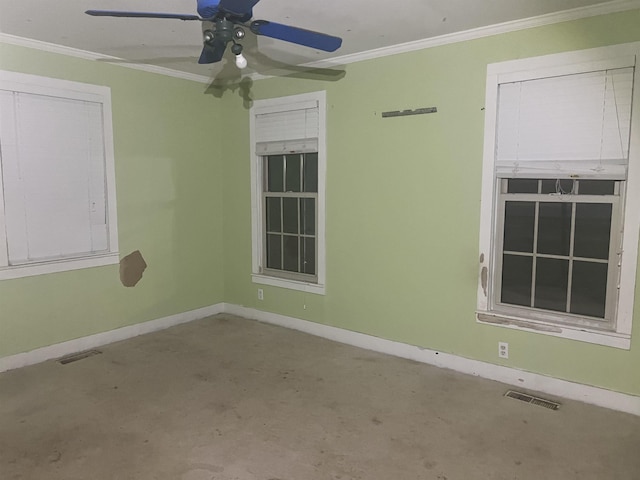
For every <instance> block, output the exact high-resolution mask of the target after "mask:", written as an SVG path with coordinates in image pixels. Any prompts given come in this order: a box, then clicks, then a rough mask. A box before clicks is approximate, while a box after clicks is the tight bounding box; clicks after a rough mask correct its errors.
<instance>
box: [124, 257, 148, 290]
mask: <svg viewBox="0 0 640 480" xmlns="http://www.w3.org/2000/svg"><path fill="white" fill-rule="evenodd" d="M146 268H147V262H145V261H144V258H143V257H142V254H141V253H140V250H136V251H135V252H132V253H130V254H129V255H127V256H126V257H124V258H122V260H120V281H121V282H122V285H124V286H125V287H135V286H136V284H137V283H138V282H139V281H140V279H141V278H142V274H143V273H144V271H145V270H146Z"/></svg>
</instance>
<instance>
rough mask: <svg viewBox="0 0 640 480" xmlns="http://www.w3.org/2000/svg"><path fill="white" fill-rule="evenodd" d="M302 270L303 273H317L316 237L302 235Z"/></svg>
mask: <svg viewBox="0 0 640 480" xmlns="http://www.w3.org/2000/svg"><path fill="white" fill-rule="evenodd" d="M300 267H301V268H300V270H301V271H302V273H308V274H311V275H314V274H315V273H316V239H315V238H310V237H300Z"/></svg>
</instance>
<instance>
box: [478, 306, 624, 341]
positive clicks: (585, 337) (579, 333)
mask: <svg viewBox="0 0 640 480" xmlns="http://www.w3.org/2000/svg"><path fill="white" fill-rule="evenodd" d="M476 321H477V322H478V323H482V324H484V325H493V326H498V327H505V328H511V329H514V330H521V331H525V332H532V333H540V334H542V335H551V336H554V337H560V338H567V339H570V340H577V341H579V342H586V343H593V344H596V345H605V346H607V347H615V348H621V349H624V350H629V349H630V348H631V335H627V334H622V333H616V332H605V331H600V330H592V329H588V328H584V327H574V326H568V325H557V324H553V323H545V322H539V321H532V320H528V319H523V318H518V317H513V316H507V315H502V314H497V313H493V312H476Z"/></svg>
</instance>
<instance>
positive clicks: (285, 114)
mask: <svg viewBox="0 0 640 480" xmlns="http://www.w3.org/2000/svg"><path fill="white" fill-rule="evenodd" d="M286 108H287V110H286V111H278V112H265V113H260V112H258V113H257V114H256V116H255V132H256V134H255V135H256V154H257V155H277V154H284V153H306V152H317V151H318V131H319V117H318V103H317V102H315V101H309V102H301V103H296V104H291V105H287V106H286Z"/></svg>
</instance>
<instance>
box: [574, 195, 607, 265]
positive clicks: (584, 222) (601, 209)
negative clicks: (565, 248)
mask: <svg viewBox="0 0 640 480" xmlns="http://www.w3.org/2000/svg"><path fill="white" fill-rule="evenodd" d="M611 211H612V206H611V204H610V203H578V204H577V205H576V232H575V240H574V246H573V255H574V256H576V257H585V258H601V259H607V258H609V234H610V232H611Z"/></svg>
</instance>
